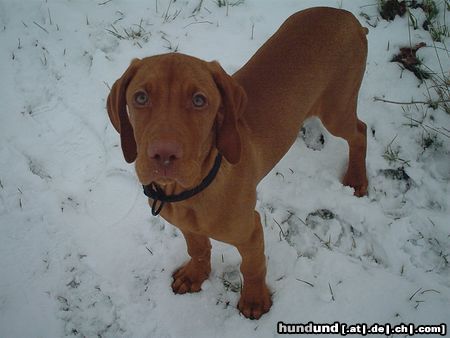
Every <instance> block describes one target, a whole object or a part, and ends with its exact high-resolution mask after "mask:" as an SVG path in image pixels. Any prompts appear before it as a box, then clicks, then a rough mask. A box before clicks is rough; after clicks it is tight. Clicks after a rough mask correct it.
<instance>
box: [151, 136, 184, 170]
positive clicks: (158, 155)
mask: <svg viewBox="0 0 450 338" xmlns="http://www.w3.org/2000/svg"><path fill="white" fill-rule="evenodd" d="M148 155H149V156H150V158H151V159H152V160H154V161H156V162H158V164H159V165H163V166H168V165H171V164H172V163H173V162H174V161H176V160H178V159H180V158H181V156H182V155H183V151H182V149H181V146H180V145H179V144H178V143H176V142H172V141H154V142H152V143H151V144H150V146H149V147H148Z"/></svg>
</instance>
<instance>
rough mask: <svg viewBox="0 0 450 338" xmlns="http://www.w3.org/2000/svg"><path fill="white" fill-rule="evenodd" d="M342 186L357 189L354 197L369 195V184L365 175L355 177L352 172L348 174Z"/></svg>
mask: <svg viewBox="0 0 450 338" xmlns="http://www.w3.org/2000/svg"><path fill="white" fill-rule="evenodd" d="M342 184H344V185H346V186H349V187H352V188H353V189H355V192H354V195H355V196H357V197H363V196H366V195H367V187H368V185H369V182H368V180H367V176H366V175H365V173H364V174H358V175H355V174H353V173H351V172H347V174H346V175H345V177H344V180H343V181H342Z"/></svg>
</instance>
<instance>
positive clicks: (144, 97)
mask: <svg viewBox="0 0 450 338" xmlns="http://www.w3.org/2000/svg"><path fill="white" fill-rule="evenodd" d="M134 102H136V103H137V104H138V105H139V106H145V105H146V104H147V103H148V94H147V93H146V92H144V91H142V90H141V91H138V92H136V94H134Z"/></svg>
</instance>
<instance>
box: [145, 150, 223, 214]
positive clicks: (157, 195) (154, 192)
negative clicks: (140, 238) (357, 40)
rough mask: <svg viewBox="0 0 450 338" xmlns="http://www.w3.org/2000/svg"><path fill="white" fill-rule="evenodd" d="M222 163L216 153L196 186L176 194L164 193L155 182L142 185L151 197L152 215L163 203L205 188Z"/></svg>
mask: <svg viewBox="0 0 450 338" xmlns="http://www.w3.org/2000/svg"><path fill="white" fill-rule="evenodd" d="M221 163H222V155H221V154H217V156H216V159H215V161H214V165H213V167H212V169H211V171H210V172H209V173H208V175H206V177H205V178H204V179H203V181H201V182H200V184H199V185H198V186H196V187H195V188H192V189H190V190H186V191H183V192H181V193H179V194H176V195H166V194H165V192H164V190H163V189H161V187H160V186H158V185H157V184H156V183H154V182H152V183H150V184H148V185H143V187H144V194H145V195H146V196H147V197H148V198H151V199H153V203H152V215H153V216H157V215H158V214H159V213H160V212H161V209H162V208H163V206H164V203H166V202H167V203H172V202H180V201H184V200H187V199H188V198H190V197H192V196H194V195H197V194H198V193H199V192H201V191H203V190H205V189H206V188H207V187H208V185H210V184H211V182H212V181H213V180H214V178H215V177H216V175H217V172H218V171H219V168H220V164H221ZM158 201H159V202H160V205H159V207H158V208H157V207H156V204H157V203H158Z"/></svg>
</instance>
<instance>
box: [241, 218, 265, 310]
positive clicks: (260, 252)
mask: <svg viewBox="0 0 450 338" xmlns="http://www.w3.org/2000/svg"><path fill="white" fill-rule="evenodd" d="M236 248H237V249H238V250H239V253H240V254H241V256H242V263H241V272H242V275H243V277H244V285H243V288H242V292H241V298H240V300H239V303H238V309H239V311H241V312H242V313H243V314H244V316H245V317H247V318H250V319H259V318H260V317H261V316H262V315H263V314H264V313H266V312H267V311H269V309H270V307H271V305H272V300H271V298H270V292H269V289H268V287H267V285H266V257H265V256H264V234H263V229H262V225H261V220H260V218H259V214H258V212H256V211H255V217H254V223H253V224H252V231H251V234H250V236H249V238H248V240H247V241H245V242H244V243H241V244H238V245H236Z"/></svg>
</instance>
